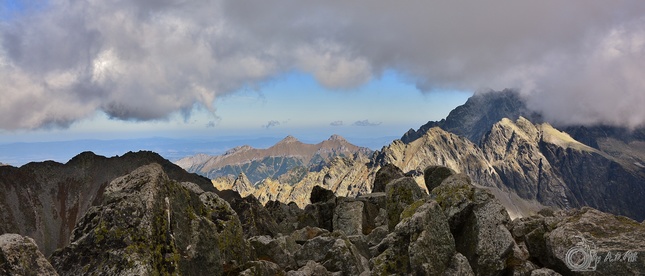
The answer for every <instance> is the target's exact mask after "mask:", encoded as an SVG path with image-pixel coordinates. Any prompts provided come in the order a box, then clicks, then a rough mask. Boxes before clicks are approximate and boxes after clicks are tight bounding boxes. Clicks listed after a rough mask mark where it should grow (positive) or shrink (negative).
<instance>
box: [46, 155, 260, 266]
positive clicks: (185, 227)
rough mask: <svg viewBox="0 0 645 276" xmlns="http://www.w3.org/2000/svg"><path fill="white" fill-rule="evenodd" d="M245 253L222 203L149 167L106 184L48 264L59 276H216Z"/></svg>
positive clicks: (243, 259)
mask: <svg viewBox="0 0 645 276" xmlns="http://www.w3.org/2000/svg"><path fill="white" fill-rule="evenodd" d="M187 187H188V188H187ZM252 253H253V252H252V251H251V250H250V246H249V244H248V242H246V240H244V238H243V233H242V225H241V223H240V220H239V219H238V217H237V215H236V213H235V211H233V209H232V208H231V207H230V206H229V204H228V203H227V202H226V201H224V200H223V199H221V198H219V197H218V196H217V195H216V194H215V193H212V192H203V191H199V190H196V189H194V186H193V185H185V184H181V183H178V182H176V181H173V180H170V179H169V178H168V176H167V175H166V174H165V172H164V170H163V169H162V167H161V166H160V165H158V164H150V165H146V166H143V167H140V168H138V169H136V170H134V171H133V172H132V173H130V174H127V175H125V176H122V177H119V178H117V179H115V180H113V181H112V182H111V183H110V184H109V185H107V187H106V188H105V192H104V193H103V200H102V202H101V204H100V205H97V206H93V207H91V208H90V210H88V212H87V213H86V214H85V215H84V216H83V217H82V218H81V219H80V221H79V223H78V224H77V225H76V227H75V228H74V231H73V233H72V237H71V244H70V245H68V246H66V247H64V248H62V249H59V250H57V251H55V252H54V254H53V255H52V257H51V259H50V260H51V263H52V265H53V267H54V268H56V270H57V271H58V273H60V274H62V275H84V274H106V275H146V274H166V273H167V274H182V275H203V274H213V275H221V274H224V273H227V272H231V271H235V270H236V269H237V268H238V267H239V266H240V265H242V264H244V263H246V262H247V261H250V260H252V259H253V254H252Z"/></svg>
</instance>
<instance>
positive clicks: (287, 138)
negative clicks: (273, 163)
mask: <svg viewBox="0 0 645 276" xmlns="http://www.w3.org/2000/svg"><path fill="white" fill-rule="evenodd" d="M293 142H300V141H298V139H297V138H296V137H293V136H291V135H289V136H287V137H285V138H284V139H282V140H280V142H278V143H277V144H276V145H278V144H287V143H293Z"/></svg>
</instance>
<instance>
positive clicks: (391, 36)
mask: <svg viewBox="0 0 645 276" xmlns="http://www.w3.org/2000/svg"><path fill="white" fill-rule="evenodd" d="M643 14H645V2H643V1H637V0H616V1H600V0H597V1H596V0H591V1H566V2H562V1H552V0H547V1H532V2H525V1H514V2H508V1H501V0H494V1H486V2H468V3H465V2H464V3H462V2H455V1H412V2H393V1H385V0H359V1H344V2H343V1H341V2H338V1H324V0H314V1H297V2H294V1H286V0H277V1H271V2H264V1H253V2H252V3H249V2H240V1H230V0H212V1H209V0H195V1H181V0H162V1H158V0H156V1H153V0H137V1H125V0H117V1H95V0H80V1H79V0H75V1H72V0H51V1H50V2H49V5H47V6H42V7H38V8H35V9H29V10H28V11H26V12H25V13H24V14H22V15H20V16H13V17H11V18H10V19H4V20H5V21H3V22H1V23H0V87H2V89H0V98H2V101H0V129H34V128H41V127H47V126H68V125H69V124H71V123H73V122H75V121H77V120H80V119H83V118H87V117H89V116H92V115H93V114H95V113H96V111H102V112H105V113H107V114H108V115H109V116H110V117H112V118H115V119H121V120H163V119H165V118H168V116H169V115H170V114H173V113H177V112H179V113H182V114H185V115H187V114H190V112H191V110H193V109H194V108H195V107H206V108H207V109H209V110H211V111H213V110H215V108H214V107H213V106H212V103H213V101H214V99H215V98H217V97H218V96H220V95H223V94H227V93H233V92H235V91H238V90H240V89H242V88H245V87H259V86H261V85H262V84H263V83H265V82H266V81H267V80H270V79H272V78H275V77H277V76H279V75H281V74H284V73H285V72H290V71H294V70H296V71H304V72H307V73H310V74H312V75H313V76H314V77H315V78H316V80H317V81H318V82H319V83H320V84H322V85H324V86H326V87H329V88H334V89H347V88H352V87H356V86H359V85H361V84H364V83H365V82H367V81H369V80H370V79H372V78H374V77H375V76H380V75H381V73H382V72H383V71H384V70H395V71H398V72H400V73H401V74H404V75H405V76H406V77H407V78H408V79H409V80H411V81H413V82H415V84H416V85H417V87H419V88H420V89H422V90H424V91H432V90H434V89H456V90H479V89H486V88H493V89H503V88H507V87H509V88H521V89H522V91H523V93H525V95H526V96H527V98H528V99H529V100H530V102H531V106H532V107H533V108H535V109H538V110H541V111H544V112H545V113H547V115H548V116H551V117H552V119H553V120H556V121H559V122H562V123H597V122H603V123H611V124H622V125H628V126H636V125H641V124H643V123H645V116H644V115H645V114H643V113H642V112H643V111H642V110H644V109H643V108H642V106H645V96H643V95H644V94H645V93H642V91H643V89H644V87H645V84H644V83H643V81H642V79H643V78H642V76H643V73H644V71H645V69H644V68H643V67H644V66H643V65H642V64H645V62H644V61H645V50H643V48H644V47H643V43H644V42H643V41H645V38H644V37H645V35H644V31H643V26H644V25H645V24H643V20H645V19H644V18H645V17H644V16H643Z"/></svg>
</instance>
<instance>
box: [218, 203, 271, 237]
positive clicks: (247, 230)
mask: <svg viewBox="0 0 645 276" xmlns="http://www.w3.org/2000/svg"><path fill="white" fill-rule="evenodd" d="M230 204H231V208H233V210H235V213H237V215H238V217H239V219H240V222H241V223H242V229H243V230H244V237H245V238H248V237H253V236H261V235H270V236H272V237H274V236H276V234H278V233H280V230H279V228H278V224H277V223H276V222H275V220H274V219H273V217H272V216H271V213H269V211H268V210H267V209H266V208H264V206H262V203H260V201H259V200H257V199H256V198H255V196H253V195H249V196H247V197H243V198H239V199H232V200H231V201H230Z"/></svg>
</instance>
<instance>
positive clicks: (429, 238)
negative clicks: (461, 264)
mask: <svg viewBox="0 0 645 276" xmlns="http://www.w3.org/2000/svg"><path fill="white" fill-rule="evenodd" d="M378 251H380V252H379V253H380V254H378V256H377V257H375V258H372V260H370V263H371V265H372V268H373V270H372V273H374V274H377V275H381V274H399V273H404V274H405V273H407V274H416V275H439V274H441V273H443V272H444V271H446V270H447V269H448V267H449V266H450V264H451V261H452V260H453V257H454V255H455V253H456V251H455V240H454V239H453V237H452V234H451V233H450V227H449V226H448V221H447V218H446V216H445V214H444V212H443V210H442V209H441V207H440V206H439V204H437V202H435V201H428V202H426V201H425V200H419V201H417V202H414V203H413V204H411V205H410V206H409V207H408V208H406V210H405V211H404V212H403V213H402V220H401V222H400V223H399V224H397V225H396V228H395V230H394V231H393V232H392V233H390V234H389V235H388V236H387V237H386V238H385V239H383V241H382V242H381V244H379V245H378V249H377V252H378ZM455 269H457V270H459V269H458V268H455ZM464 269H465V268H464Z"/></svg>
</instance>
